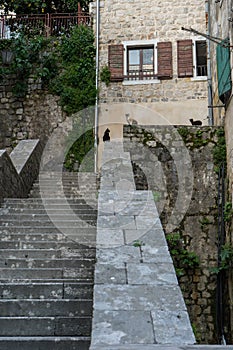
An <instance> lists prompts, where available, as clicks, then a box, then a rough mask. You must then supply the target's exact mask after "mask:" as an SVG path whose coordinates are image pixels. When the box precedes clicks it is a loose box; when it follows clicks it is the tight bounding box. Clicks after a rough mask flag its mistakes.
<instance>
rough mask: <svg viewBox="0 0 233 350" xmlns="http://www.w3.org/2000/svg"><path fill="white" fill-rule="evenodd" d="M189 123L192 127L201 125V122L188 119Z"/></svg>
mask: <svg viewBox="0 0 233 350" xmlns="http://www.w3.org/2000/svg"><path fill="white" fill-rule="evenodd" d="M189 121H190V123H191V124H192V125H202V122H201V121H200V120H193V119H189Z"/></svg>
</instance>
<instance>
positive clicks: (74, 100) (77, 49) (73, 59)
mask: <svg viewBox="0 0 233 350" xmlns="http://www.w3.org/2000/svg"><path fill="white" fill-rule="evenodd" d="M59 52H60V60H61V69H60V74H58V75H57V76H56V77H55V78H54V79H52V80H51V81H50V85H49V88H50V91H51V92H52V93H55V94H57V95H58V96H60V103H61V106H62V107H63V110H64V111H65V112H66V113H67V114H68V115H70V114H73V113H75V112H78V111H80V110H82V109H84V108H86V107H88V106H90V105H94V103H95V99H96V87H95V59H94V56H95V48H94V35H93V32H92V30H91V29H90V28H88V27H86V26H78V27H75V28H73V30H72V32H71V35H70V36H69V37H63V38H62V41H61V43H60V46H59Z"/></svg>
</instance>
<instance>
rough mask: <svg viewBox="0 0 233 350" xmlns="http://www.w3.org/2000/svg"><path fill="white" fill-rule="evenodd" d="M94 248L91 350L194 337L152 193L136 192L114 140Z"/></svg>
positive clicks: (107, 154) (186, 341)
mask: <svg viewBox="0 0 233 350" xmlns="http://www.w3.org/2000/svg"><path fill="white" fill-rule="evenodd" d="M96 253H97V256H96V257H97V263H96V267H95V288H94V317H93V329H92V343H91V348H90V349H91V350H97V349H98V350H99V349H101V350H103V349H108V350H109V349H135V350H136V349H145V350H147V349H148V350H149V349H153V348H157V349H158V346H159V347H160V345H168V344H172V347H170V348H169V347H168V348H167V349H173V350H174V349H176V346H177V349H179V346H180V344H183V347H180V349H184V346H186V345H192V344H195V337H194V334H193V331H192V327H191V324H190V321H189V316H188V313H187V309H186V306H185V303H184V300H183V297H182V293H181V290H180V288H179V285H178V282H177V278H176V274H175V270H174V267H173V263H172V259H171V257H170V254H169V251H168V247H167V243H166V239H165V236H164V232H163V229H162V226H161V223H160V220H159V216H158V212H157V209H156V206H155V203H154V200H153V196H152V193H151V192H150V191H136V189H135V185H134V179H133V172H132V167H131V161H130V156H129V154H128V153H125V152H124V151H123V145H122V143H121V142H120V141H111V142H106V143H105V148H104V153H103V165H102V168H101V184H100V192H99V199H98V221H97V252H96ZM159 344H160V345H159ZM161 348H162V347H161ZM185 348H186V349H188V347H185ZM190 349H191V348H190Z"/></svg>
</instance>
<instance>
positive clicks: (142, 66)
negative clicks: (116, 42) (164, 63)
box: [126, 46, 155, 80]
mask: <svg viewBox="0 0 233 350" xmlns="http://www.w3.org/2000/svg"><path fill="white" fill-rule="evenodd" d="M126 76H127V78H128V80H143V79H153V78H155V73H154V47H153V46H144V47H132V48H131V47H128V48H127V74H126Z"/></svg>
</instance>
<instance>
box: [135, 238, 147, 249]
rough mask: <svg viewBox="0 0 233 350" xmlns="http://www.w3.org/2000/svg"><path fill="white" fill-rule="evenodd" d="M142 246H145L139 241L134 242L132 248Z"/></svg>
mask: <svg viewBox="0 0 233 350" xmlns="http://www.w3.org/2000/svg"><path fill="white" fill-rule="evenodd" d="M143 245H145V243H143V242H142V241H140V240H136V241H134V242H133V246H134V247H136V248H137V247H142V246H143Z"/></svg>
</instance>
